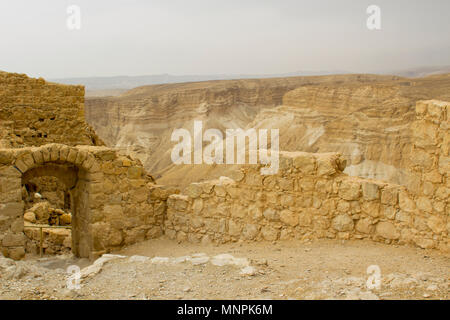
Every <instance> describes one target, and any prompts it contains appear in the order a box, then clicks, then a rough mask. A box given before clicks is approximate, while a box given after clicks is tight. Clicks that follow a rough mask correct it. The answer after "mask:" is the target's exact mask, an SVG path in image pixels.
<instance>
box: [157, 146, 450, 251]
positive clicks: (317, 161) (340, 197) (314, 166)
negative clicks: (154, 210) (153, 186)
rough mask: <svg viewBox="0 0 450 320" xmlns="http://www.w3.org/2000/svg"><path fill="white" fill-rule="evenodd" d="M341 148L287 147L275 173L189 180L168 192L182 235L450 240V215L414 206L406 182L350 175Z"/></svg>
mask: <svg viewBox="0 0 450 320" xmlns="http://www.w3.org/2000/svg"><path fill="white" fill-rule="evenodd" d="M339 159H340V158H339V155H338V154H325V155H323V154H307V153H283V154H282V158H281V162H282V164H283V165H282V167H281V169H280V171H279V173H278V174H277V175H274V176H261V175H260V174H259V169H258V168H257V167H246V168H243V169H242V171H241V172H237V173H236V174H235V175H234V178H235V179H234V180H233V179H230V178H225V177H223V178H221V179H219V180H216V181H209V182H204V183H195V184H191V185H190V186H188V187H187V188H186V190H185V191H184V194H182V195H171V196H169V198H168V202H167V204H168V209H167V219H166V221H165V230H166V234H167V235H168V236H169V237H170V238H173V239H177V240H179V241H183V240H189V241H192V242H199V241H213V242H218V243H223V242H229V241H238V240H249V241H259V240H268V241H274V240H288V239H300V240H306V239H317V238H330V239H372V240H375V241H381V242H385V243H398V244H406V243H408V244H409V243H410V244H415V245H417V246H420V247H423V248H442V249H445V250H447V249H448V248H449V245H450V243H449V238H448V233H449V232H450V224H448V215H442V216H440V215H434V214H429V213H427V212H422V211H416V212H415V214H411V212H410V207H411V204H412V203H414V200H413V198H412V196H411V195H409V194H408V192H407V191H406V189H405V188H404V187H402V186H396V185H390V184H388V183H383V182H379V181H372V180H366V179H360V178H355V177H349V176H346V175H345V174H343V173H342V172H341V169H340V168H339V167H340V166H341V163H340V160H339Z"/></svg>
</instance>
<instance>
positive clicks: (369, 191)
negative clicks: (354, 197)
mask: <svg viewBox="0 0 450 320" xmlns="http://www.w3.org/2000/svg"><path fill="white" fill-rule="evenodd" d="M362 191H363V198H364V200H369V201H370V200H377V199H379V198H380V187H379V185H377V184H375V183H373V182H363V183H362Z"/></svg>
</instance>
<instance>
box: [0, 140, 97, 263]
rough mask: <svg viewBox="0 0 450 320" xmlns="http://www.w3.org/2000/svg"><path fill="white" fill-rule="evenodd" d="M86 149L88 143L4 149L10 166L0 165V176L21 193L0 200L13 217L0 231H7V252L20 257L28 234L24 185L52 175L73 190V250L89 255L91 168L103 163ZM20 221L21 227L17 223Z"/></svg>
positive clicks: (76, 252) (79, 253)
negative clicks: (23, 192) (82, 145)
mask: <svg viewBox="0 0 450 320" xmlns="http://www.w3.org/2000/svg"><path fill="white" fill-rule="evenodd" d="M87 149H88V148H87V147H69V146H66V145H60V144H50V145H45V146H41V147H36V148H23V149H14V150H11V152H8V153H5V155H4V157H6V159H7V157H9V159H7V160H9V161H8V162H9V164H10V166H8V167H2V166H0V168H4V170H2V172H0V179H8V184H9V185H10V186H14V188H16V193H17V194H18V195H16V196H15V198H14V199H11V200H12V201H11V203H1V202H0V213H2V211H3V212H5V213H6V215H7V216H8V217H10V219H9V220H8V223H6V224H5V225H9V226H10V228H9V229H10V230H0V233H1V232H5V233H6V234H5V236H4V237H3V239H2V247H3V248H2V251H3V253H4V255H6V256H11V257H13V258H20V257H21V256H23V254H24V253H25V244H26V241H27V238H26V236H25V234H24V232H23V213H24V201H23V198H22V187H23V186H24V184H26V183H27V181H29V180H30V179H31V178H33V177H41V176H52V177H56V178H57V179H58V180H59V181H61V182H62V183H63V184H64V185H65V186H66V187H67V189H69V190H70V202H71V209H72V211H73V220H72V252H73V253H74V254H75V255H77V256H80V257H90V254H91V252H92V250H93V248H92V243H93V240H92V236H91V232H90V230H91V229H90V215H89V203H88V201H89V191H88V189H89V184H90V182H91V181H90V180H89V175H90V172H91V171H90V169H94V170H95V169H97V170H98V168H99V167H100V165H99V163H98V161H97V159H96V158H95V156H94V155H93V154H91V153H90V152H89V150H87ZM5 162H6V161H5ZM6 164H7V163H6ZM19 189H20V190H19ZM2 191H3V190H2ZM17 191H18V192H17ZM8 200H9V199H8ZM13 201H14V202H13ZM19 225H21V226H22V227H21V228H20V227H15V226H19ZM11 226H12V227H11ZM5 253H6V254H5Z"/></svg>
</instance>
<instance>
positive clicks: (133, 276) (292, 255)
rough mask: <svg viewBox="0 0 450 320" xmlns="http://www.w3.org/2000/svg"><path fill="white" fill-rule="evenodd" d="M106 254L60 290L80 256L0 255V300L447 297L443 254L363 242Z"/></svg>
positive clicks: (81, 262)
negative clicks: (16, 258) (225, 258)
mask: <svg viewBox="0 0 450 320" xmlns="http://www.w3.org/2000/svg"><path fill="white" fill-rule="evenodd" d="M114 254H118V255H122V256H124V257H121V258H116V259H114V260H111V261H107V262H105V263H104V264H103V265H102V266H101V267H100V268H98V269H97V270H96V271H95V272H93V273H91V274H88V275H87V276H86V275H85V274H83V277H82V278H81V279H80V282H79V284H80V289H79V290H69V289H68V288H67V282H68V279H69V274H68V273H67V267H68V266H69V265H78V266H79V267H80V268H81V269H82V273H83V272H84V271H85V270H87V269H83V268H85V267H88V266H89V265H91V264H92V262H90V261H88V260H86V259H76V258H74V257H72V256H68V255H65V256H53V257H44V258H42V259H39V258H38V257H31V258H28V259H27V260H26V261H20V262H12V261H11V260H9V259H4V258H0V271H1V272H0V299H445V300H448V299H449V298H450V255H449V254H444V253H441V252H438V251H434V250H422V249H418V248H411V247H403V246H391V245H383V244H377V243H372V242H366V241H344V242H341V241H314V242H309V243H301V242H298V241H289V242H275V243H271V242H263V243H234V244H225V245H212V244H211V245H206V246H205V245H202V244H191V243H181V244H178V243H177V242H175V241H170V240H166V239H157V240H150V241H146V242H143V243H140V244H137V245H133V246H130V247H128V248H124V249H123V250H121V251H119V252H115V253H114ZM220 254H229V255H232V256H233V257H234V258H246V259H247V260H245V259H240V260H238V261H241V262H242V261H247V262H248V265H246V264H244V265H233V264H231V265H227V264H225V265H223V266H219V265H215V264H217V263H213V261H218V260H217V259H215V260H214V259H213V257H214V256H217V255H220ZM131 256H138V257H134V258H130V257H131ZM154 257H161V258H156V259H151V258H154ZM220 261H222V260H220ZM219 264H220V263H219ZM372 265H376V266H378V267H379V269H380V271H381V274H380V281H381V282H380V287H379V288H376V287H375V288H371V289H369V288H368V287H367V280H368V279H369V277H370V276H372V277H373V276H375V274H373V273H372V274H368V273H367V268H368V267H369V266H372ZM245 266H247V268H245ZM91 267H92V266H91ZM84 273H86V272H84ZM370 283H372V284H376V282H373V281H372V282H370Z"/></svg>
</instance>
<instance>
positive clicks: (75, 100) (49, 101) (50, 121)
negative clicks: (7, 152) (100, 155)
mask: <svg viewBox="0 0 450 320" xmlns="http://www.w3.org/2000/svg"><path fill="white" fill-rule="evenodd" d="M48 143H64V144H67V145H72V146H74V145H77V144H80V145H101V144H102V142H101V141H100V140H99V138H98V137H97V136H96V134H95V133H94V132H93V130H92V129H91V128H90V127H89V126H88V125H87V123H86V122H85V120H84V87H83V86H68V85H60V84H56V83H49V82H46V81H45V80H44V79H42V78H39V79H34V78H29V77H27V76H26V75H24V74H16V73H6V72H1V71H0V148H16V147H24V146H40V145H45V144H48Z"/></svg>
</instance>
